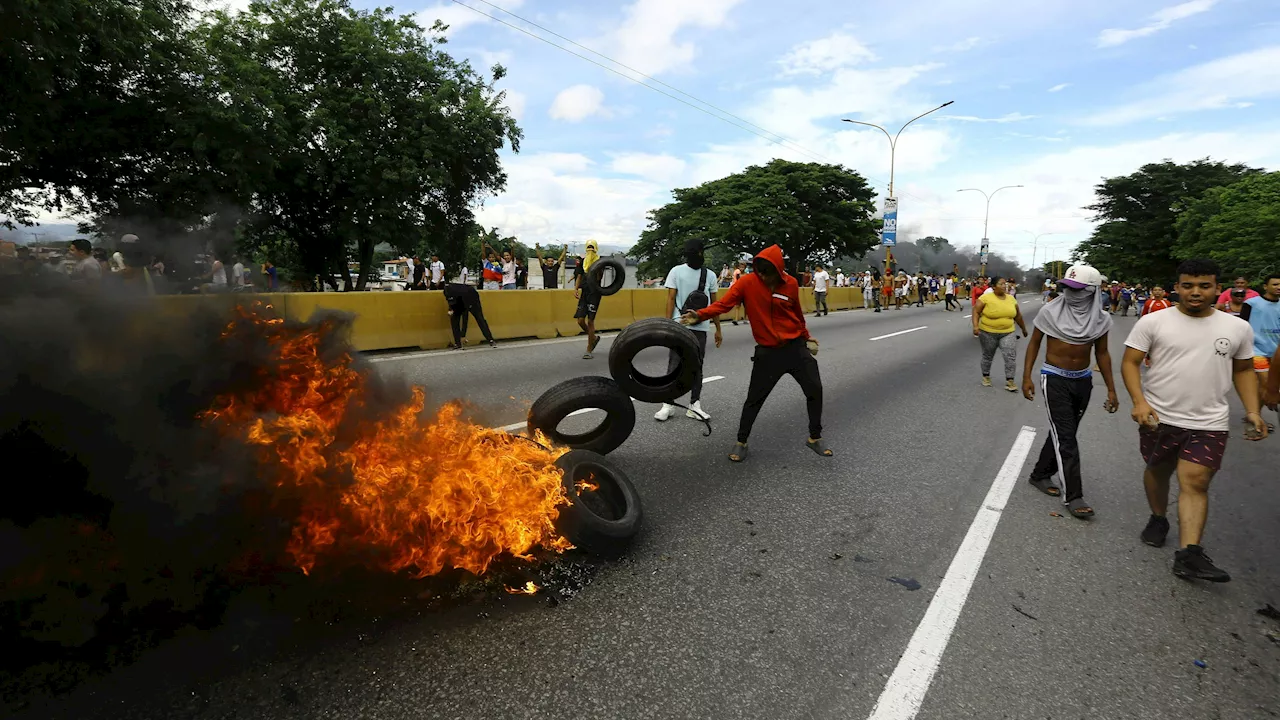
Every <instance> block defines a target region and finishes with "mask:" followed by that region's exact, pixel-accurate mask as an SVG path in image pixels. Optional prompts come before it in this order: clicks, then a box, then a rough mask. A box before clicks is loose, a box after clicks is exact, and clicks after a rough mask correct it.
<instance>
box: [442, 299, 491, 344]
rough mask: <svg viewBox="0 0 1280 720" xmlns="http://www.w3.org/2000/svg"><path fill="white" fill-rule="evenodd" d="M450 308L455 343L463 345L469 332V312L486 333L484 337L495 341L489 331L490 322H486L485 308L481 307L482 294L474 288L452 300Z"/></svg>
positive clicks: (450, 320) (481, 330) (450, 321)
mask: <svg viewBox="0 0 1280 720" xmlns="http://www.w3.org/2000/svg"><path fill="white" fill-rule="evenodd" d="M449 309H450V310H452V311H453V314H452V315H450V316H449V323H450V324H451V325H452V326H453V344H454V345H461V344H462V338H463V336H464V335H466V334H467V314H468V313H470V314H471V315H472V316H473V317H475V319H476V325H479V326H480V332H482V333H484V339H485V340H487V341H489V342H493V334H492V333H490V332H489V323H487V322H485V319H484V308H482V307H480V294H479V293H477V292H476V291H475V289H474V288H473V289H472V290H471V292H470V293H467V294H464V295H463V296H462V297H459V298H454V299H453V300H452V301H450V303H449Z"/></svg>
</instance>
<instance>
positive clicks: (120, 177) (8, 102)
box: [0, 0, 190, 227]
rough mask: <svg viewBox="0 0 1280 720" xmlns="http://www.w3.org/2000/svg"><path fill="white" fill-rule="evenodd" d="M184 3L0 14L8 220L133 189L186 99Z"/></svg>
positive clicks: (150, 1) (1, 173)
mask: <svg viewBox="0 0 1280 720" xmlns="http://www.w3.org/2000/svg"><path fill="white" fill-rule="evenodd" d="M189 13H190V7H189V6H188V4H187V3H186V2H184V1H183V0H11V1H9V2H5V3H3V4H2V5H0V27H3V28H4V31H3V32H0V77H3V78H4V82H3V83H0V105H3V107H4V111H3V115H0V214H3V215H4V216H5V217H4V219H3V221H2V222H3V223H4V224H5V225H6V226H9V227H12V226H13V223H14V222H15V221H16V222H19V223H24V224H30V223H32V222H34V219H35V212H34V209H35V208H37V207H39V208H43V209H44V210H47V211H61V210H64V209H66V206H67V205H68V204H69V203H70V202H71V201H72V200H74V199H75V198H76V197H77V193H79V196H80V197H82V198H87V199H89V200H93V199H96V198H97V197H98V196H99V194H100V193H103V192H108V193H109V192H111V191H113V190H114V188H116V187H117V186H128V185H132V184H134V183H136V182H137V181H138V179H139V177H141V176H144V175H145V174H146V173H147V172H148V168H149V165H150V164H151V163H154V162H156V161H158V160H159V159H160V158H162V157H163V156H164V154H165V152H166V151H167V150H169V148H170V146H171V143H172V133H171V129H170V121H169V118H168V113H169V111H171V110H175V109H177V108H178V107H179V106H181V105H182V104H183V103H184V102H185V99H186V95H185V93H184V92H183V89H184V82H183V79H182V77H183V76H182V73H183V71H184V70H186V69H189V68H190V53H189V47H188V45H187V44H186V42H185V36H184V30H183V28H184V24H185V23H186V22H187V21H188V16H189Z"/></svg>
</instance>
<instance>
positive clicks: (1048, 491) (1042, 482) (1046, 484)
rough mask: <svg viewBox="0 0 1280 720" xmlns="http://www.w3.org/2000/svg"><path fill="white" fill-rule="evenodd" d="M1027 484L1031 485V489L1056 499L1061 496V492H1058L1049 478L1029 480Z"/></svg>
mask: <svg viewBox="0 0 1280 720" xmlns="http://www.w3.org/2000/svg"><path fill="white" fill-rule="evenodd" d="M1027 482H1029V483H1031V487H1033V488H1035V489H1037V490H1039V491H1040V492H1042V493H1044V494H1045V495H1050V496H1052V497H1058V496H1059V495H1061V494H1062V490H1060V489H1059V488H1058V486H1057V485H1054V484H1053V480H1052V479H1051V478H1031V479H1030V480H1028V481H1027Z"/></svg>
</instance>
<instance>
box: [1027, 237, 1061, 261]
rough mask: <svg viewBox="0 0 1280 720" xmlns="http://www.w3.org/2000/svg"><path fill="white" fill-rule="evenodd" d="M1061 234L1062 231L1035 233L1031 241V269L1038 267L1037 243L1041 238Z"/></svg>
mask: <svg viewBox="0 0 1280 720" xmlns="http://www.w3.org/2000/svg"><path fill="white" fill-rule="evenodd" d="M1022 232H1024V233H1026V234H1028V235H1035V233H1033V232H1031V231H1030V230H1023V231H1022ZM1061 234H1062V233H1056V232H1047V233H1040V234H1039V235H1035V239H1033V240H1032V241H1031V269H1032V270H1034V269H1035V268H1036V245H1037V244H1038V243H1039V242H1040V238H1042V237H1044V236H1045V235H1061Z"/></svg>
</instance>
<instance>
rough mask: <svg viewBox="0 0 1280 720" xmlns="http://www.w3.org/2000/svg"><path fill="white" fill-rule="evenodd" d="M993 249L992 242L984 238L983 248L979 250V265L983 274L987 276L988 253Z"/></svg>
mask: <svg viewBox="0 0 1280 720" xmlns="http://www.w3.org/2000/svg"><path fill="white" fill-rule="evenodd" d="M990 249H991V242H990V241H989V240H988V239H987V238H982V248H981V249H980V250H978V264H979V265H981V266H982V274H983V275H986V274H987V251H989V250H990Z"/></svg>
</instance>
